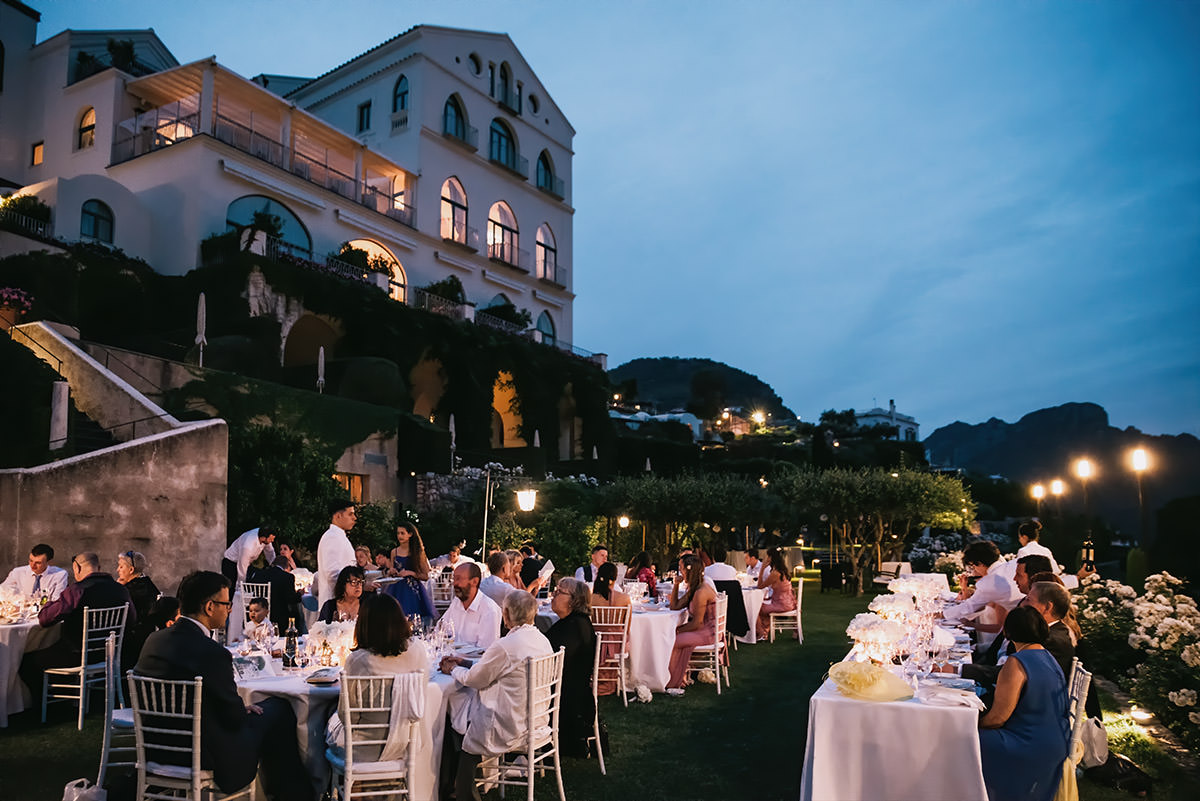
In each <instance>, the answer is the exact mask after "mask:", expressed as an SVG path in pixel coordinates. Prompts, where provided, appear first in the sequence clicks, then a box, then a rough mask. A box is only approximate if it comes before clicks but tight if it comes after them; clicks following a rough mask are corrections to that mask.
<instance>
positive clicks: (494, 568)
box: [479, 551, 519, 606]
mask: <svg viewBox="0 0 1200 801" xmlns="http://www.w3.org/2000/svg"><path fill="white" fill-rule="evenodd" d="M487 569H488V575H487V576H485V577H484V578H483V580H482V581H480V582H479V591H480V592H482V593H483V594H484V595H486V596H487V597H489V598H491V599H492V600H493V601H495V602H496V605H497V606H502V605H503V604H504V599H505V598H506V597H507V596H508V594H509V593H510V592H519V590H517V588H516V587H514V586H513V585H512V584H510V583H509V581H508V578H509V573H510V571H511V570H512V562H510V561H509V559H508V554H506V553H504V551H496V553H494V554H492V555H491V556H489V557H488V560H487Z"/></svg>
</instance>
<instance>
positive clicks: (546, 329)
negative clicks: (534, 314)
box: [537, 312, 558, 345]
mask: <svg viewBox="0 0 1200 801" xmlns="http://www.w3.org/2000/svg"><path fill="white" fill-rule="evenodd" d="M537 330H539V331H541V332H542V342H543V343H544V344H546V345H554V344H556V343H557V341H558V340H557V338H556V337H555V336H554V321H553V320H551V319H550V312H542V313H541V314H539V315H538V319H537Z"/></svg>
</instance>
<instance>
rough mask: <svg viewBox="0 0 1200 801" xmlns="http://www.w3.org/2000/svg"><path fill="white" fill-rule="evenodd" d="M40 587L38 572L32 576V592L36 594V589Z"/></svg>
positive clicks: (39, 574)
mask: <svg viewBox="0 0 1200 801" xmlns="http://www.w3.org/2000/svg"><path fill="white" fill-rule="evenodd" d="M41 588H42V574H41V573H38V574H37V575H35V576H34V577H33V594H34V595H37V594H38V590H40V589H41Z"/></svg>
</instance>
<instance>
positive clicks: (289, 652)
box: [283, 617, 300, 668]
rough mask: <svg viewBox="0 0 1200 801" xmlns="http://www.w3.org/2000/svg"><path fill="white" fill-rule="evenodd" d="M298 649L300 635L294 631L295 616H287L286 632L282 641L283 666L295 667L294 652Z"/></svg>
mask: <svg viewBox="0 0 1200 801" xmlns="http://www.w3.org/2000/svg"><path fill="white" fill-rule="evenodd" d="M298 650H300V636H299V634H297V633H296V618H294V617H289V618H288V627H287V632H286V633H285V634H284V641H283V666H284V667H285V668H294V667H296V652H297V651H298Z"/></svg>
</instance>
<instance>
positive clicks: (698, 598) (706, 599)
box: [667, 555, 720, 695]
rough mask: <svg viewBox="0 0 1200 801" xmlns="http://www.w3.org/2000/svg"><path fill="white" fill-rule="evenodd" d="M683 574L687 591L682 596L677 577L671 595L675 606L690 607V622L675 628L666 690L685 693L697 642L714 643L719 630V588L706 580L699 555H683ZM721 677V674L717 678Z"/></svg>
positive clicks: (701, 643)
mask: <svg viewBox="0 0 1200 801" xmlns="http://www.w3.org/2000/svg"><path fill="white" fill-rule="evenodd" d="M683 569H684V574H685V575H686V577H687V592H686V593H683V594H682V595H680V593H679V592H678V590H679V583H680V579H679V577H678V576H676V577H675V587H674V588H673V591H672V593H671V597H672V598H675V599H676V601H675V602H674V603H672V604H671V608H672V609H683V608H686V609H687V610H688V621H687V622H686V623H683V624H681V625H678V626H676V627H675V645H674V647H673V648H672V649H671V663H670V670H671V677H670V679H669V680H668V681H667V692H668V693H670V694H671V695H683V686H684V682H685V680H686V679H687V666H688V659H690V658H691V656H692V651H694V650H696V646H697V645H712V643H713V640H714V639H715V637H716V632H717V591H716V590H715V589H713V586H712V585H711V584H708V583H706V582H705V581H704V563H703V562H702V561H700V557H698V556H695V555H691V556H685V557H684V558H683ZM719 680H720V678H719V677H718V681H719Z"/></svg>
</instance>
